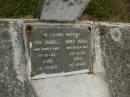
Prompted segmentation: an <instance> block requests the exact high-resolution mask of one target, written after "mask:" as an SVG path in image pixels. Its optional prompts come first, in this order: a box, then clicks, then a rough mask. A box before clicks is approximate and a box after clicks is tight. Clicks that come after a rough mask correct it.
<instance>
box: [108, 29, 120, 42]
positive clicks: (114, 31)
mask: <svg viewBox="0 0 130 97" xmlns="http://www.w3.org/2000/svg"><path fill="white" fill-rule="evenodd" d="M110 34H111V38H112V39H113V40H114V41H116V42H118V41H120V40H121V32H120V29H119V28H114V29H111V30H110Z"/></svg>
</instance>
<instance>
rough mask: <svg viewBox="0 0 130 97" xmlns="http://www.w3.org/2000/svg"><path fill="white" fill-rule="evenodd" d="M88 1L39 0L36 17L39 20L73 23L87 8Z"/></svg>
mask: <svg viewBox="0 0 130 97" xmlns="http://www.w3.org/2000/svg"><path fill="white" fill-rule="evenodd" d="M88 2H89V0H40V1H39V10H38V11H37V12H36V16H37V17H39V18H40V20H55V21H74V20H76V19H77V18H78V17H79V16H80V15H81V14H82V12H83V11H84V9H85V8H86V7H87V4H88Z"/></svg>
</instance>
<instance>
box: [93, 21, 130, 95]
mask: <svg viewBox="0 0 130 97" xmlns="http://www.w3.org/2000/svg"><path fill="white" fill-rule="evenodd" d="M96 25H97V26H96V27H95V28H94V29H95V32H96V30H97V33H96V34H97V37H99V40H100V41H99V43H100V47H101V57H102V65H103V67H104V69H105V72H106V75H105V79H106V82H107V83H108V86H109V91H110V95H111V97H130V24H128V25H127V24H116V23H97V24H96ZM95 51H96V49H95ZM95 53H96V52H95Z"/></svg>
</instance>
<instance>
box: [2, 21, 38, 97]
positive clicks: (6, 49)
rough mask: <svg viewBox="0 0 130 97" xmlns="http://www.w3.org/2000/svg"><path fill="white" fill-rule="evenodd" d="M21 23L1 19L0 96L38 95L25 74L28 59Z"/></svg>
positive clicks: (24, 96) (27, 96)
mask: <svg viewBox="0 0 130 97" xmlns="http://www.w3.org/2000/svg"><path fill="white" fill-rule="evenodd" d="M20 25H21V24H19V23H17V22H16V21H13V20H11V21H6V20H0V97H36V96H35V93H34V91H33V89H32V87H31V85H30V83H29V82H28V81H27V79H26V76H25V74H24V73H25V72H24V70H25V62H26V60H25V57H24V49H23V47H24V45H23V39H22V32H21V31H22V29H21V26H20ZM12 35H13V37H12ZM13 42H14V43H13ZM17 47H18V48H17ZM16 48H17V49H18V50H17V49H16ZM15 50H16V51H15ZM16 52H17V54H18V56H17V55H16ZM14 58H15V59H14ZM17 60H19V62H17Z"/></svg>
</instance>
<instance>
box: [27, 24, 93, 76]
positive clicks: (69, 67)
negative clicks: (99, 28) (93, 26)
mask: <svg viewBox="0 0 130 97" xmlns="http://www.w3.org/2000/svg"><path fill="white" fill-rule="evenodd" d="M30 26H31V27H32V29H31V30H32V31H31V34H30V37H28V42H27V43H28V48H29V50H28V51H29V55H30V59H31V75H32V76H36V75H39V74H42V73H44V74H58V73H68V72H75V71H79V70H85V69H89V67H90V62H91V32H89V31H87V28H85V27H83V28H80V27H76V26H74V25H73V26H62V25H61V26H45V25H30Z"/></svg>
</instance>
